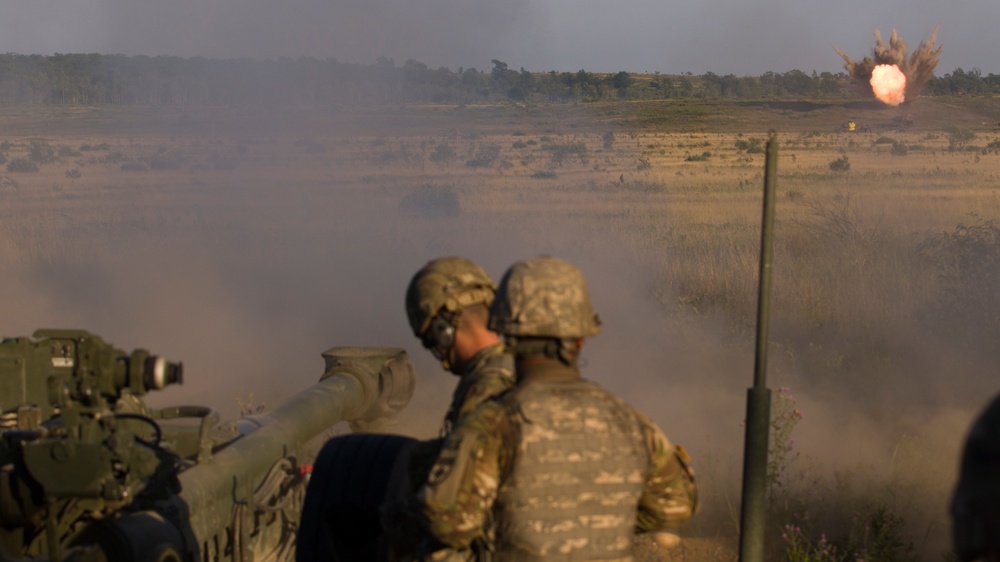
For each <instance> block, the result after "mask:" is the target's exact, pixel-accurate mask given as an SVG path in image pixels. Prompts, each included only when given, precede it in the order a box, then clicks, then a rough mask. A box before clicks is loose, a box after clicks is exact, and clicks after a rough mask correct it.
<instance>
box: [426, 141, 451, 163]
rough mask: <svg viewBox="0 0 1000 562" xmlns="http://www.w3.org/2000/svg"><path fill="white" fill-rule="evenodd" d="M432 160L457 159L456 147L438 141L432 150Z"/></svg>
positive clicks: (447, 160) (446, 160) (448, 160)
mask: <svg viewBox="0 0 1000 562" xmlns="http://www.w3.org/2000/svg"><path fill="white" fill-rule="evenodd" d="M430 159H431V162H451V161H452V160H454V159H455V149H454V148H452V147H451V145H450V144H448V143H446V142H441V143H438V145H437V146H435V147H434V151H433V152H431V156H430Z"/></svg>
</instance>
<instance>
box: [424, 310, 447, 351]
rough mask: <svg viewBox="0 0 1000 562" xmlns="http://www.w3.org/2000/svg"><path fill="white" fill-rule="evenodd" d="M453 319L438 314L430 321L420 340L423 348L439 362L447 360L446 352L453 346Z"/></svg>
mask: <svg viewBox="0 0 1000 562" xmlns="http://www.w3.org/2000/svg"><path fill="white" fill-rule="evenodd" d="M454 318H455V317H453V318H452V319H446V318H445V317H444V315H443V314H438V315H436V316H435V317H434V318H432V319H431V324H430V326H428V327H427V330H426V331H425V332H424V335H423V338H422V341H423V344H424V347H425V348H427V349H429V350H430V351H431V353H433V354H434V357H436V358H438V359H439V360H443V359H445V358H447V356H448V351H450V350H451V348H452V347H453V346H454V345H455V323H454Z"/></svg>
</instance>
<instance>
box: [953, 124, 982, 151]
mask: <svg viewBox="0 0 1000 562" xmlns="http://www.w3.org/2000/svg"><path fill="white" fill-rule="evenodd" d="M975 138H976V133H975V132H973V131H970V130H969V129H966V128H965V127H959V126H957V125H956V126H954V127H952V128H951V129H950V131H949V133H948V150H953V151H954V150H962V149H964V148H965V145H967V144H969V143H970V142H971V141H972V140H973V139H975Z"/></svg>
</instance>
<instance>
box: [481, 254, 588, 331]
mask: <svg viewBox="0 0 1000 562" xmlns="http://www.w3.org/2000/svg"><path fill="white" fill-rule="evenodd" d="M489 327H490V329H491V330H493V331H494V332H497V333H500V334H503V335H504V336H507V337H515V338H554V339H560V340H570V339H579V338H588V337H591V336H596V335H597V334H599V333H600V331H601V319H600V318H599V317H598V316H597V314H595V313H594V307H593V306H592V305H591V304H590V293H589V291H588V290H587V282H586V280H584V278H583V274H582V273H581V272H580V270H579V269H577V268H576V267H574V266H573V265H571V264H569V263H567V262H565V261H562V260H560V259H557V258H554V257H552V256H539V257H537V258H533V259H530V260H524V261H520V262H517V263H515V264H514V265H512V266H511V267H510V269H508V270H507V273H505V274H504V276H503V279H502V280H501V281H500V288H499V289H498V290H497V297H496V300H495V301H493V307H492V308H491V310H490V324H489Z"/></svg>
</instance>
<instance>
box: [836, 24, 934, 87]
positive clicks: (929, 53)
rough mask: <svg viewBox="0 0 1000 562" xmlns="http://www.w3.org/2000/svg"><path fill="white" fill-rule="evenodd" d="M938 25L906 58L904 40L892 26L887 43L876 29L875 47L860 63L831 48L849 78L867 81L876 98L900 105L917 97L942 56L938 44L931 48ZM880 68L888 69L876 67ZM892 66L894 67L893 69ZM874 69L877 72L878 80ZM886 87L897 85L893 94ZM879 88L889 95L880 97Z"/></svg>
mask: <svg viewBox="0 0 1000 562" xmlns="http://www.w3.org/2000/svg"><path fill="white" fill-rule="evenodd" d="M940 27H941V26H938V27H935V28H934V31H933V32H932V33H931V36H930V38H929V39H927V41H923V42H921V43H920V46H919V47H917V50H915V51H913V53H912V54H911V55H910V57H909V59H907V57H906V54H907V50H906V43H905V42H903V40H902V39H900V38H899V35H897V34H896V30H895V29H893V30H892V36H890V37H889V45H886V44H885V42H884V41H883V40H882V34H881V33H879V31H878V30H877V29H876V30H875V48H874V49H873V50H872V56H871V57H865V58H864V59H862V60H861V62H855V60H854V59H852V58H851V57H850V56H848V55H847V53H845V52H844V51H841V50H840V49H838V48H836V47H834V48H833V50H835V51H837V54H838V55H840V56H841V57H843V58H844V69H845V70H847V73H848V74H849V75H850V76H851V78H854V79H856V80H861V81H865V82H870V83H871V85H872V91H873V92H874V93H875V95H876V97H878V99H880V100H882V101H883V102H885V103H887V104H889V105H899V104H900V103H902V102H903V100H904V99H907V98H911V99H912V98H913V97H916V96H917V94H919V93H920V91H921V90H923V89H924V86H926V85H927V81H928V80H930V77H931V75H932V74H933V73H934V68H935V67H936V66H937V63H938V57H939V56H940V55H941V47H940V46H939V47H938V48H936V49H935V48H934V43H935V41H936V40H937V32H938V29H939V28H940ZM883 67H887V68H884V69H883V70H878V69H879V68H883ZM893 68H895V70H894V71H893V70H892V69H893ZM876 71H878V74H879V76H878V78H877V79H876V76H875V74H876ZM897 74H898V75H897ZM876 83H878V85H876ZM888 88H898V89H899V92H898V94H893V93H892V92H888ZM880 89H882V91H883V93H886V92H888V93H889V94H890V95H889V96H888V97H886V98H884V97H882V95H879V91H880ZM889 100H892V101H889Z"/></svg>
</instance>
